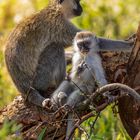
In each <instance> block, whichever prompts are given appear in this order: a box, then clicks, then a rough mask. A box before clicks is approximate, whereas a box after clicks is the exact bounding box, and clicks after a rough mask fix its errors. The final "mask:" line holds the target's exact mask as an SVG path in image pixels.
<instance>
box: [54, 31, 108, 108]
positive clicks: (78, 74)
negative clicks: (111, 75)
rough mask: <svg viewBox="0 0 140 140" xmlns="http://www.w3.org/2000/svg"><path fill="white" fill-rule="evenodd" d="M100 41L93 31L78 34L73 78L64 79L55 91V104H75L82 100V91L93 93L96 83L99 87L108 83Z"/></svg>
mask: <svg viewBox="0 0 140 140" xmlns="http://www.w3.org/2000/svg"><path fill="white" fill-rule="evenodd" d="M98 43H99V42H98V38H96V36H95V35H94V34H93V33H92V32H89V31H82V32H78V33H77V34H76V36H75V38H74V55H73V58H72V71H71V74H70V79H71V80H70V81H63V82H62V83H61V84H60V86H59V87H58V89H57V90H56V91H55V92H54V93H53V95H52V102H53V103H54V104H57V105H58V106H59V105H60V106H61V105H62V104H64V103H66V104H67V105H69V106H71V107H72V106H75V105H76V104H77V103H78V102H79V101H80V100H81V97H82V96H81V91H82V92H83V93H89V94H91V93H92V92H93V91H94V90H95V84H97V86H99V87H101V86H103V85H105V84H107V80H106V78H105V73H104V69H103V66H102V61H101V57H100V55H99V51H100V47H99V44H98ZM77 87H78V88H77ZM79 95H80V96H79ZM78 96H79V97H78ZM67 97H68V98H67ZM77 97H78V98H77ZM64 98H65V99H64ZM66 98H67V101H66Z"/></svg>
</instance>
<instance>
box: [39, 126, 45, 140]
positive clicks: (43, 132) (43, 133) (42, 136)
mask: <svg viewBox="0 0 140 140" xmlns="http://www.w3.org/2000/svg"><path fill="white" fill-rule="evenodd" d="M46 130H47V128H44V129H43V130H42V131H41V133H40V134H39V136H38V138H37V140H43V138H44V136H45V132H46Z"/></svg>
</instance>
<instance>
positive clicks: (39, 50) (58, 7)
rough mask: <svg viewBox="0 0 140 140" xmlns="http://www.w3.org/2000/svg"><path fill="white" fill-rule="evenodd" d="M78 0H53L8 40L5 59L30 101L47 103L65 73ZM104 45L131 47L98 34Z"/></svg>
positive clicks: (78, 10)
mask: <svg viewBox="0 0 140 140" xmlns="http://www.w3.org/2000/svg"><path fill="white" fill-rule="evenodd" d="M81 13H82V7H81V6H80V3H79V1H77V0H52V2H50V4H49V5H48V7H47V8H45V9H43V10H41V11H40V12H38V13H36V14H34V15H32V16H31V17H29V18H26V19H25V20H23V21H21V22H20V23H19V24H18V25H17V26H16V27H15V28H14V30H13V31H12V32H11V34H10V36H9V38H8V39H7V42H6V50H5V61H6V65H7V68H8V71H9V74H10V75H11V77H12V80H13V82H14V83H15V85H16V87H17V89H18V90H19V92H20V93H21V94H22V96H23V97H24V98H25V99H26V98H27V100H28V101H29V102H31V103H33V104H35V105H37V106H42V104H43V106H46V104H47V103H45V102H44V101H48V99H46V100H45V98H49V97H50V95H47V94H45V95H44V93H47V90H48V88H49V87H54V88H57V87H58V85H59V84H60V83H61V82H62V81H63V80H64V77H65V71H66V66H65V57H64V47H65V46H69V45H71V44H72V40H73V38H74V36H75V35H76V33H77V32H78V31H79V29H77V28H76V27H75V26H74V25H73V24H72V23H70V22H69V19H70V18H72V17H75V16H79V15H80V14H81ZM99 44H100V47H101V48H105V50H107V48H106V44H107V46H109V48H111V47H112V46H113V47H114V48H115V46H119V47H121V46H123V47H126V48H127V47H130V44H129V43H128V42H124V41H115V40H114V41H112V40H106V39H102V38H99Z"/></svg>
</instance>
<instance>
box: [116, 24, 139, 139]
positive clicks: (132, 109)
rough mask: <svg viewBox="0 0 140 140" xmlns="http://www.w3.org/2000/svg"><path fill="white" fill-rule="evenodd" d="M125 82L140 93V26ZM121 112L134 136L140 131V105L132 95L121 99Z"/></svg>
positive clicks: (126, 126) (124, 122) (125, 125)
mask: <svg viewBox="0 0 140 140" xmlns="http://www.w3.org/2000/svg"><path fill="white" fill-rule="evenodd" d="M126 68H127V74H126V77H125V80H124V83H125V84H127V85H129V86H130V87H132V88H133V89H135V90H136V91H137V92H138V93H139V94H140V26H139V28H138V31H137V39H136V42H135V46H134V49H133V50H132V53H131V55H130V58H129V61H128V64H127V67H126ZM118 107H119V114H120V117H121V120H122V122H123V125H124V127H125V129H126V130H127V132H128V134H129V135H130V136H131V137H132V138H134V137H135V136H136V135H137V133H138V132H139V131H140V106H139V105H138V104H137V103H136V102H135V100H133V99H132V98H130V97H123V98H122V99H120V100H119V106H118ZM139 139H140V137H139Z"/></svg>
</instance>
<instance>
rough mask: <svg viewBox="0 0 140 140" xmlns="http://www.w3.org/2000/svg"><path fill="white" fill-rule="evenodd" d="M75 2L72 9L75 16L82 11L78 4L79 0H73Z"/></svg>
mask: <svg viewBox="0 0 140 140" xmlns="http://www.w3.org/2000/svg"><path fill="white" fill-rule="evenodd" d="M75 2H76V5H77V6H76V8H74V9H73V14H74V15H75V16H80V15H81V14H82V12H83V9H82V6H81V5H80V0H75Z"/></svg>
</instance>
